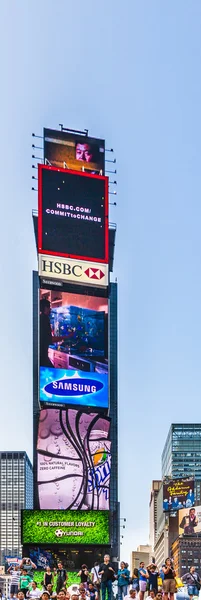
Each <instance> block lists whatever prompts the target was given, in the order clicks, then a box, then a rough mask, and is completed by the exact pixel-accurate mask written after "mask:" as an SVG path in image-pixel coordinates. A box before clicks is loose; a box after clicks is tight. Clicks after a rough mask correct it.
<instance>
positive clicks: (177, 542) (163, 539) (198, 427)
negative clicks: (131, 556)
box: [152, 423, 201, 575]
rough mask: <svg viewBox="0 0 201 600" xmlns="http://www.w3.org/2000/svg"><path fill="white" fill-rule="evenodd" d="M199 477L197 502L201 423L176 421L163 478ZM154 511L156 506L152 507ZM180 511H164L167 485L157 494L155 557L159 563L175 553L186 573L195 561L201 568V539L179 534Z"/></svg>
mask: <svg viewBox="0 0 201 600" xmlns="http://www.w3.org/2000/svg"><path fill="white" fill-rule="evenodd" d="M165 477H170V478H172V479H174V478H175V479H183V478H186V477H192V478H194V480H195V504H196V505H200V504H201V501H200V497H201V496H200V486H201V424H199V423H172V425H171V427H170V429H169V432H168V435H167V439H166V442H165V445H164V449H163V453H162V479H164V478H165ZM152 511H153V506H152ZM178 527H179V526H178V513H175V514H173V513H172V514H169V513H164V512H163V484H162V483H161V486H160V487H159V490H158V493H157V497H156V534H155V544H154V556H155V560H156V563H157V564H158V566H161V564H163V562H164V560H165V558H166V557H167V556H168V555H171V554H172V556H173V559H174V562H175V569H176V571H177V575H182V574H184V573H185V572H186V571H187V570H188V569H189V567H190V566H192V564H195V566H198V568H200V557H201V541H199V539H198V538H197V540H195V539H194V540H193V538H192V540H191V539H190V538H189V537H188V539H187V538H185V539H183V537H182V536H179V535H178V533H179V528H178Z"/></svg>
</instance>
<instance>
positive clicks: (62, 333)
mask: <svg viewBox="0 0 201 600" xmlns="http://www.w3.org/2000/svg"><path fill="white" fill-rule="evenodd" d="M39 337H40V403H41V406H44V405H46V406H47V405H48V406H57V405H58V406H61V407H62V406H65V405H74V406H80V405H82V406H93V407H97V408H104V409H105V408H108V300H107V298H102V297H97V296H91V295H84V294H73V293H69V292H63V291H61V290H58V289H56V290H47V289H40V336H39Z"/></svg>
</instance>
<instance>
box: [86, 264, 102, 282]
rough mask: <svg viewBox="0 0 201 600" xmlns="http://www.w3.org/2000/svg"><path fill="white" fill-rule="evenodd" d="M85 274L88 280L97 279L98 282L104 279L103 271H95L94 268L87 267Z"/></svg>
mask: <svg viewBox="0 0 201 600" xmlns="http://www.w3.org/2000/svg"><path fill="white" fill-rule="evenodd" d="M85 274H86V276H87V277H88V278H89V279H96V280H97V279H98V281H100V280H101V279H103V277H105V273H104V271H102V270H101V269H95V268H94V267H89V269H86V271H85Z"/></svg>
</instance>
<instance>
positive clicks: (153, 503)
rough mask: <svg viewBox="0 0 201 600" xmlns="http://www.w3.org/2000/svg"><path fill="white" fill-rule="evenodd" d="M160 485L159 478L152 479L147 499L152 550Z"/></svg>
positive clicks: (155, 533) (155, 532)
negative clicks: (148, 499) (148, 498)
mask: <svg viewBox="0 0 201 600" xmlns="http://www.w3.org/2000/svg"><path fill="white" fill-rule="evenodd" d="M160 487H161V480H159V479H157V480H156V479H155V480H154V481H152V486H151V493H150V501H149V544H150V546H151V548H152V552H153V551H154V546H155V542H156V535H157V497H158V493H159V490H160Z"/></svg>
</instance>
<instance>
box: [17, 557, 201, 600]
mask: <svg viewBox="0 0 201 600" xmlns="http://www.w3.org/2000/svg"><path fill="white" fill-rule="evenodd" d="M36 568H37V567H36V565H35V564H34V563H33V562H32V561H31V559H30V558H24V559H23V560H22V562H21V564H20V565H19V566H15V567H10V568H9V569H8V573H10V575H11V585H10V598H11V599H12V598H17V599H18V600H25V599H27V600H29V599H30V600H106V597H107V599H108V600H111V599H112V597H114V595H115V594H114V586H113V583H114V582H115V583H116V589H117V590H118V600H134V599H135V598H136V600H137V598H138V599H139V600H144V597H145V593H147V598H146V600H174V595H175V593H176V590H177V586H178V585H179V584H178V578H176V577H175V571H174V567H173V562H172V560H171V559H170V558H167V559H166V561H165V563H164V565H162V567H161V569H158V567H157V565H156V564H155V563H151V564H150V565H148V566H147V567H145V564H144V562H141V563H140V565H139V568H138V569H134V572H133V573H132V574H131V573H130V571H129V568H128V564H127V563H126V562H124V561H122V562H121V563H120V567H119V569H118V570H115V569H114V567H113V564H112V562H111V560H110V556H109V554H105V556H104V560H103V562H102V563H101V564H98V563H95V564H94V567H93V568H92V569H91V570H89V569H88V567H87V565H86V564H83V565H82V566H81V569H80V570H79V572H78V577H79V578H80V584H78V583H75V584H71V585H70V586H68V573H67V571H66V569H65V568H64V566H63V564H62V563H61V562H58V565H57V568H55V569H52V570H51V568H50V567H47V568H46V570H45V573H44V577H43V581H41V585H42V589H41V588H39V587H38V585H37V583H36V581H35V580H34V572H35V570H36ZM182 585H186V586H187V594H188V597H189V599H190V600H193V597H196V596H199V590H200V589H201V580H200V577H199V575H198V573H197V571H196V569H195V567H194V566H192V567H191V568H190V569H189V572H187V573H185V574H184V575H183V576H182V578H181V579H180V586H182Z"/></svg>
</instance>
